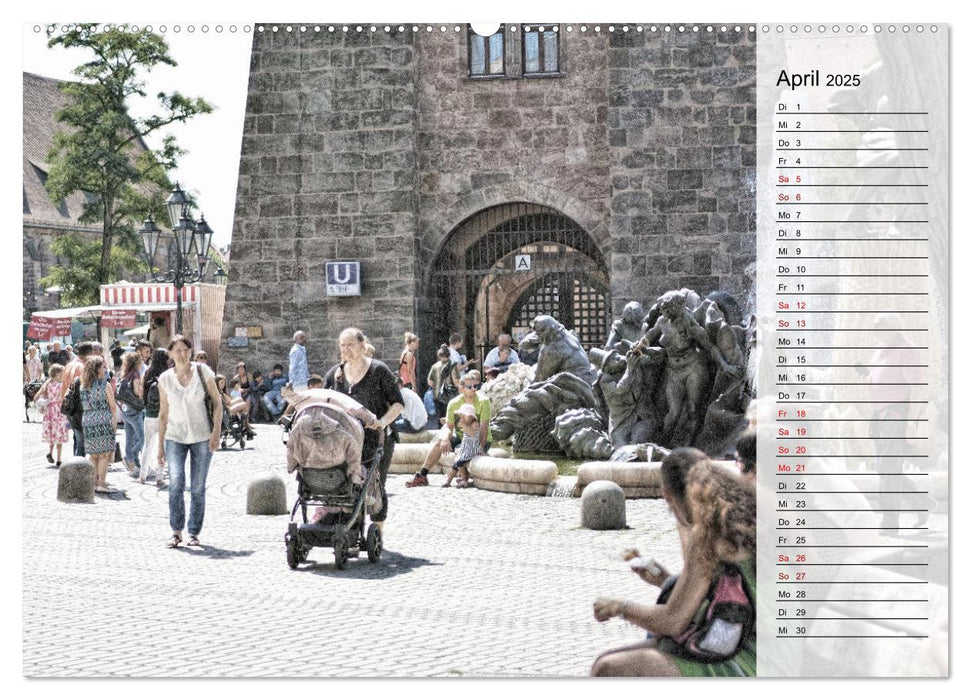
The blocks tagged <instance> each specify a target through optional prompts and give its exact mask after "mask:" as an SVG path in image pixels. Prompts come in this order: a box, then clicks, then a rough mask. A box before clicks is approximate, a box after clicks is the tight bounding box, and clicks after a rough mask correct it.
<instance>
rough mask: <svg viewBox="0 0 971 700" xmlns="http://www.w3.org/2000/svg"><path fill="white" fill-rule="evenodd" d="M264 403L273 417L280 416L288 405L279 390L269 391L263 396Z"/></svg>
mask: <svg viewBox="0 0 971 700" xmlns="http://www.w3.org/2000/svg"><path fill="white" fill-rule="evenodd" d="M263 405H264V406H265V407H266V410H267V411H268V412H269V414H270V415H271V416H272V417H273V418H279V417H280V416H281V415H282V414H283V411H284V409H285V408H286V407H287V402H286V401H284V399H283V397H282V396H281V395H280V392H279V391H268V392H266V396H264V397H263Z"/></svg>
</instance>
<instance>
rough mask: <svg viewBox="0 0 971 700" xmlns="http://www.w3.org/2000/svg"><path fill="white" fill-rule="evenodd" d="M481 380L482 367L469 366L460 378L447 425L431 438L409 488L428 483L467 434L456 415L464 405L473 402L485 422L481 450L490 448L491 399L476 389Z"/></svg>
mask: <svg viewBox="0 0 971 700" xmlns="http://www.w3.org/2000/svg"><path fill="white" fill-rule="evenodd" d="M481 381H482V380H481V378H480V375H479V371H478V370H476V369H473V370H470V371H469V372H467V373H466V375H465V376H464V377H462V380H461V381H460V382H459V391H460V392H461V393H460V394H459V395H458V396H456V397H455V398H454V399H452V400H451V401H449V402H448V407H447V408H446V409H445V428H444V429H443V430H441V431H440V432H439V434H438V435H437V436H436V438H435V440H434V441H433V442H432V444H431V447H430V448H429V450H428V454H427V455H426V456H425V463H424V464H423V465H422V467H421V470H419V471H418V472H415V476H414V478H412V479H411V481H409V482H407V483H406V484H405V486H407V487H408V488H411V487H414V486H428V472H429V470H430V469H431V468H432V467H433V466H434V465H435V464H437V463H438V460H439V459H441V457H442V455H443V454H448V453H449V452H451V451H452V450H453V449H455V448H456V447H458V446H459V444H460V443H461V442H462V438H463V437H464V435H463V433H462V428H461V426H460V425H458V424H457V423H456V420H455V416H456V414H457V413H458V411H459V409H460V408H462V406H465V405H468V406H472V408H473V410H474V411H475V415H476V418H478V420H479V423H480V424H482V425H483V426H485V428H484V429H483V430H480V431H479V442H480V444H481V447H482V454H486V453H488V452H489V444H490V442H491V441H492V431H491V429H490V427H489V421H491V420H492V402H491V401H490V400H489V399H487V398H486V397H485V396H479V394H478V393H477V392H478V389H479V387H480V386H481Z"/></svg>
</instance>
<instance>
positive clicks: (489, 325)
mask: <svg viewBox="0 0 971 700" xmlns="http://www.w3.org/2000/svg"><path fill="white" fill-rule="evenodd" d="M426 279H427V283H426V296H425V299H426V300H427V302H428V303H427V304H424V305H423V306H425V308H424V309H421V310H420V312H419V318H420V321H421V322H422V328H423V330H422V335H423V336H425V337H426V338H427V339H428V340H429V341H431V342H430V343H429V342H427V341H426V343H425V344H424V345H423V348H422V349H423V351H424V353H423V357H424V358H425V361H427V360H431V361H434V354H433V353H434V347H435V346H436V345H437V344H440V343H442V342H445V341H446V340H447V338H448V336H449V334H450V333H453V332H459V333H462V334H463V335H464V336H465V339H466V343H470V344H472V346H473V347H472V348H469V349H470V352H469V353H468V354H470V355H474V356H475V357H476V358H477V359H479V360H482V359H483V358H484V357H485V353H486V352H488V350H489V349H490V348H491V347H493V346H494V345H495V339H496V336H497V335H498V334H499V333H502V332H506V333H512V334H513V336H514V337H519V336H521V335H522V334H524V333H526V332H528V330H529V323H530V321H532V319H533V318H535V317H536V316H537V315H539V314H549V315H551V316H554V317H555V318H557V319H558V320H559V321H560V322H561V323H563V324H564V325H565V326H566V327H567V328H570V329H573V330H575V331H576V332H577V334H578V335H579V336H580V340H581V342H582V343H583V345H584V346H585V347H594V346H600V345H603V343H604V341H605V340H606V335H607V330H608V327H609V316H608V314H609V310H610V282H609V277H608V274H607V266H606V264H605V263H604V259H603V254H602V253H601V252H600V249H599V248H598V247H597V245H596V244H595V243H594V241H593V240H592V239H591V237H590V236H589V235H588V234H587V232H586V231H584V230H583V228H582V227H581V226H580V225H579V224H577V223H576V222H575V221H574V220H573V219H571V218H569V217H568V216H565V215H564V214H562V213H561V212H559V211H557V210H555V209H552V208H550V207H547V206H543V205H539V204H531V203H527V202H512V203H508V204H501V205H498V206H494V207H489V208H488V209H483V210H482V211H480V212H477V213H476V214H473V215H472V216H470V217H469V218H468V219H466V220H465V221H463V222H461V223H460V224H459V225H458V226H456V227H455V229H453V231H452V232H451V233H450V234H449V235H448V238H447V239H446V242H445V244H444V246H443V247H442V249H441V251H440V252H439V254H438V256H437V257H436V258H435V260H434V262H433V263H432V266H431V268H430V270H429V273H428V276H427V278H426ZM422 312H424V313H422ZM423 365H424V366H426V367H427V366H429V365H427V364H425V363H424V362H423Z"/></svg>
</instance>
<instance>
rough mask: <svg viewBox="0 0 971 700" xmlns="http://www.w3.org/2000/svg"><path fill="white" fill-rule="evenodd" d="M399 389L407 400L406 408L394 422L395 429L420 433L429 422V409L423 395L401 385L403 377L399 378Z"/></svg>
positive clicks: (402, 431)
mask: <svg viewBox="0 0 971 700" xmlns="http://www.w3.org/2000/svg"><path fill="white" fill-rule="evenodd" d="M398 390H399V391H400V392H401V398H402V399H404V401H405V410H404V411H402V412H401V416H399V417H398V419H397V420H396V421H395V422H394V427H395V430H397V431H398V432H399V433H418V432H421V431H422V430H424V429H425V424H426V423H427V422H428V411H426V410H425V403H424V401H422V400H421V397H420V396H419V395H418V394H416V393H415V392H413V391H412V390H411V389H408V388H405V387H403V386H401V378H400V377H399V378H398Z"/></svg>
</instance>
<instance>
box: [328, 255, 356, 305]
mask: <svg viewBox="0 0 971 700" xmlns="http://www.w3.org/2000/svg"><path fill="white" fill-rule="evenodd" d="M325 267H326V270H327V296H329V297H359V296H361V263H359V262H350V261H344V262H329V263H326V266H325Z"/></svg>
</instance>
